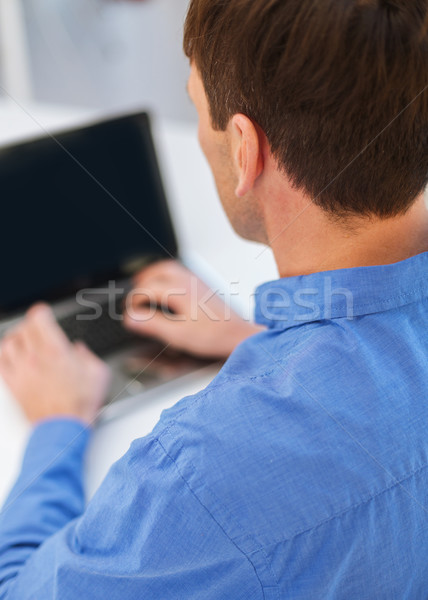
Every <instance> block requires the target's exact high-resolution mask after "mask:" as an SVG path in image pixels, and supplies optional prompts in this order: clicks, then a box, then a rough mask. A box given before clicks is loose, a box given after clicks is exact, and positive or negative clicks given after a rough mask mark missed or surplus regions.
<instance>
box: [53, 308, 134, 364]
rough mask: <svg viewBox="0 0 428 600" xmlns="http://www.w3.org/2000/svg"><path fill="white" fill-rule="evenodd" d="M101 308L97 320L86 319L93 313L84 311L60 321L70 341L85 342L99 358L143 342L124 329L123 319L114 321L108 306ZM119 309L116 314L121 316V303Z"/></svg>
mask: <svg viewBox="0 0 428 600" xmlns="http://www.w3.org/2000/svg"><path fill="white" fill-rule="evenodd" d="M101 308H102V313H101V315H100V316H99V317H98V318H96V319H87V318H85V316H89V315H93V312H91V311H82V312H79V313H74V314H72V315H68V316H66V317H63V318H61V319H59V321H58V322H59V324H60V326H61V327H62V329H63V330H64V331H65V333H66V335H67V337H68V338H69V339H70V341H72V342H75V341H77V340H80V341H82V342H84V343H85V344H86V345H87V346H88V347H89V348H90V349H91V350H92V351H93V352H95V354H98V355H99V356H105V355H106V354H110V353H112V352H114V351H116V350H120V349H121V348H122V347H124V346H129V345H130V344H132V343H134V342H137V341H140V342H141V337H139V336H137V335H135V334H133V333H131V332H129V331H127V330H126V329H125V328H124V326H123V320H122V318H120V320H118V319H117V318H115V319H113V318H112V317H111V316H110V315H109V311H108V305H107V304H106V305H105V306H101ZM117 308H118V310H117V311H116V314H121V311H120V303H118V306H117Z"/></svg>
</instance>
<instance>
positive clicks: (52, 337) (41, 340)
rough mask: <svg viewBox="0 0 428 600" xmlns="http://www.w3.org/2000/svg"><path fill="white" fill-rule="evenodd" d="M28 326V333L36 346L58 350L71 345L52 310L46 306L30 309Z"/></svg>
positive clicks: (40, 305) (38, 305)
mask: <svg viewBox="0 0 428 600" xmlns="http://www.w3.org/2000/svg"><path fill="white" fill-rule="evenodd" d="M26 325H27V333H28V335H29V336H30V337H31V338H32V341H33V342H34V343H35V344H41V345H52V346H54V347H56V348H64V347H66V346H67V345H68V344H69V341H68V338H67V336H66V335H65V333H64V332H63V330H62V329H61V327H60V326H59V325H58V323H57V322H56V320H55V315H54V314H53V312H52V310H51V308H50V307H49V306H47V305H46V304H37V305H35V306H33V307H32V308H30V310H29V311H28V312H27V317H26Z"/></svg>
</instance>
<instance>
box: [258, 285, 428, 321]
mask: <svg viewBox="0 0 428 600" xmlns="http://www.w3.org/2000/svg"><path fill="white" fill-rule="evenodd" d="M424 281H425V278H423V277H421V278H419V279H418V280H417V282H424ZM420 292H422V293H423V296H422V298H413V299H412V300H411V301H410V302H407V303H406V306H407V305H408V304H415V303H416V302H420V301H421V300H427V299H428V297H427V294H426V292H425V291H424V289H423V286H422V285H420V283H418V285H417V287H414V288H413V289H412V291H411V292H403V293H401V294H399V295H397V296H390V297H389V298H384V299H382V300H379V301H378V302H365V303H363V304H361V303H359V302H357V303H356V304H355V305H354V306H353V316H354V317H365V316H368V315H369V314H373V313H364V312H363V313H362V314H355V313H356V312H360V311H361V310H367V309H369V310H372V309H373V308H374V309H376V311H375V313H380V312H386V311H389V310H394V309H398V308H401V307H402V305H395V306H390V307H385V306H384V305H385V304H391V303H392V302H397V301H399V300H402V299H405V298H407V297H414V296H415V294H416V293H420ZM270 310H271V311H275V307H272V308H271V309H270ZM259 312H260V311H259ZM278 315H281V311H280V310H278V312H277V313H276V316H278ZM288 316H290V315H287V314H284V317H287V319H288ZM346 318H348V317H347V315H346V314H343V310H339V308H336V309H335V308H334V307H331V308H330V314H329V317H328V318H326V317H322V316H320V317H319V318H317V319H313V320H307V321H304V320H302V321H301V322H299V323H291V324H289V325H288V327H285V328H286V329H291V328H292V327H296V326H298V325H305V324H306V323H317V322H320V321H330V320H332V319H346ZM272 321H273V320H272V319H264V320H263V322H264V324H271V323H272ZM276 323H278V325H276ZM271 328H274V329H281V328H284V324H283V323H281V322H278V321H276V320H274V321H273V324H272V325H271Z"/></svg>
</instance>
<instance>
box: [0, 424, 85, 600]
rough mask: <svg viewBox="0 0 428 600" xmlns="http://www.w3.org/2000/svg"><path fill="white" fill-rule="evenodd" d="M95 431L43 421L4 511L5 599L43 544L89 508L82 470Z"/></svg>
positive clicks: (0, 539) (0, 546)
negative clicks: (86, 502) (88, 445)
mask: <svg viewBox="0 0 428 600" xmlns="http://www.w3.org/2000/svg"><path fill="white" fill-rule="evenodd" d="M89 431H90V430H89V429H88V428H86V427H85V426H84V425H83V424H82V423H81V422H79V421H78V420H75V419H58V420H51V421H46V422H43V423H41V424H40V425H39V426H38V427H36V428H35V429H34V431H33V434H32V436H31V438H30V440H29V443H28V446H27V449H26V452H25V456H24V460H23V465H22V470H21V474H20V476H19V478H18V480H17V482H16V484H15V486H14V488H13V489H12V491H11V493H10V494H9V497H8V499H7V500H6V502H5V504H4V506H3V508H2V510H1V512H0V598H3V597H7V590H8V589H9V588H10V586H11V585H12V584H13V581H14V580H15V579H16V578H17V577H18V576H19V574H20V572H21V570H22V569H23V567H24V566H25V563H26V562H27V560H28V559H29V558H30V556H31V555H32V554H33V552H35V551H36V550H37V548H39V547H40V546H41V545H42V544H43V542H44V541H45V540H46V539H48V538H49V537H50V536H52V535H54V534H55V533H56V532H57V531H59V530H60V529H62V528H63V527H64V526H65V525H67V523H68V522H69V521H70V520H72V519H74V518H76V517H78V516H80V515H81V513H82V512H83V510H84V494H83V486H82V467H83V459H84V453H85V449H86V446H87V442H88V440H89V436H90V432H89Z"/></svg>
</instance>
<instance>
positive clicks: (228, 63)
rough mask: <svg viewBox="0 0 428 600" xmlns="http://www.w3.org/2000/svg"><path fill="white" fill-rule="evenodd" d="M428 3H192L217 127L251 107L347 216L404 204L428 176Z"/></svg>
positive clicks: (195, 51) (196, 56)
mask: <svg viewBox="0 0 428 600" xmlns="http://www.w3.org/2000/svg"><path fill="white" fill-rule="evenodd" d="M427 4H428V0H191V2H190V7H189V11H188V15H187V19H186V24H185V34H184V50H185V52H186V54H187V56H188V57H189V58H190V59H191V60H192V61H194V63H195V66H196V67H197V69H198V71H199V73H200V74H201V77H202V81H203V84H204V88H205V91H206V94H207V97H208V101H209V105H210V111H211V118H212V124H213V127H214V128H215V129H217V130H225V129H226V127H227V124H228V122H229V120H230V118H231V116H232V115H233V114H236V113H244V114H246V115H247V116H248V117H250V118H251V119H253V120H254V121H255V122H257V123H258V125H259V126H260V127H261V128H262V129H263V131H264V132H265V134H266V136H267V139H268V141H269V143H270V147H271V150H272V153H273V155H274V156H275V158H276V160H277V161H278V164H279V165H280V167H281V168H283V169H284V171H285V172H286V173H287V175H288V176H289V178H290V179H291V181H292V182H293V184H294V185H295V186H296V188H298V189H301V190H303V191H304V192H305V193H306V194H307V195H308V197H310V198H312V199H313V200H314V202H315V203H316V204H317V205H319V206H321V207H322V208H324V209H325V210H327V211H329V212H330V213H332V214H333V215H336V216H347V215H348V216H350V215H355V214H358V215H376V216H378V217H382V218H386V217H391V216H396V215H398V214H401V213H404V212H405V211H406V210H408V208H409V207H410V206H411V205H412V204H413V202H414V200H415V199H416V197H417V196H418V195H419V194H420V193H421V192H422V191H423V189H424V188H425V187H426V185H427V183H428V91H427V89H426V86H427V84H428V11H427Z"/></svg>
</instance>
